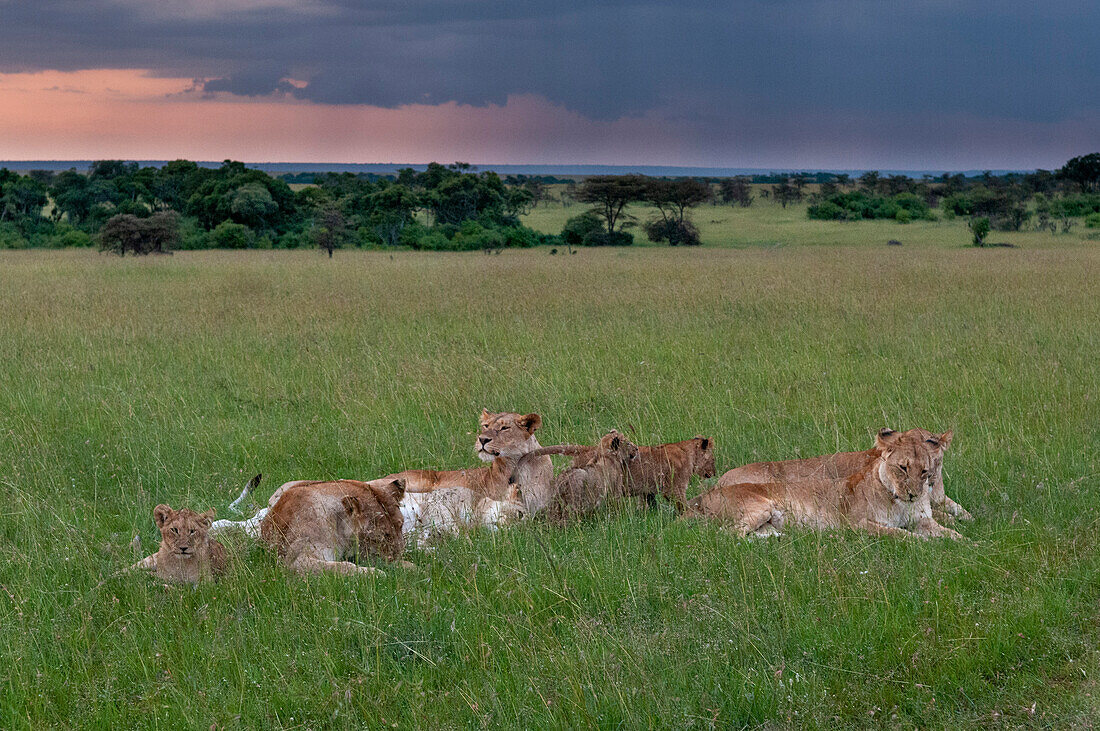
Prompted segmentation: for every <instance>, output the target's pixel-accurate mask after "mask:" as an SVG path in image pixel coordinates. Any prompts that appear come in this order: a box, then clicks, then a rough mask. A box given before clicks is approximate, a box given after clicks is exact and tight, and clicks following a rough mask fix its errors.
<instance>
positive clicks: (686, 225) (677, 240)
mask: <svg viewBox="0 0 1100 731" xmlns="http://www.w3.org/2000/svg"><path fill="white" fill-rule="evenodd" d="M645 233H646V236H648V237H649V240H650V241H665V242H667V243H668V245H669V246H681V245H683V246H698V245H699V244H701V243H702V242H701V241H700V240H699V230H698V229H696V228H695V225H694V224H692V222H691V221H686V220H685V221H671V220H667V219H664V218H659V219H657V220H656V221H650V222H649V223H647V224H646V225H645Z"/></svg>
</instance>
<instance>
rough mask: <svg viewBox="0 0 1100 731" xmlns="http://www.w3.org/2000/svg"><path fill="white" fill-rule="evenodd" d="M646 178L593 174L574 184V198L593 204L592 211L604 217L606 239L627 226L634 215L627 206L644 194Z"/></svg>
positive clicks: (640, 198)
mask: <svg viewBox="0 0 1100 731" xmlns="http://www.w3.org/2000/svg"><path fill="white" fill-rule="evenodd" d="M646 189H647V180H646V178H645V176H643V175H593V176H592V177H590V178H587V179H586V180H585V181H584V182H583V183H581V185H579V186H578V187H577V192H576V199H577V200H578V201H580V202H581V203H591V204H593V207H592V212H593V213H595V214H596V215H597V216H599V217H600V218H602V219H603V220H604V224H605V225H606V226H607V236H608V239H609V240H611V239H614V238H615V233H616V232H617V231H619V230H620V229H622V228H623V227H624V226H626V225H629V224H630V221H631V219H632V218H633V216H631V215H630V214H629V213H627V212H626V210H625V209H626V207H627V205H629V204H631V203H635V202H637V201H641V200H642V199H643V197H644V196H645V192H646Z"/></svg>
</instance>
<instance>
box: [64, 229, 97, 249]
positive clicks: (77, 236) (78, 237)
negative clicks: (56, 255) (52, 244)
mask: <svg viewBox="0 0 1100 731" xmlns="http://www.w3.org/2000/svg"><path fill="white" fill-rule="evenodd" d="M56 242H57V246H62V247H64V246H76V247H85V246H91V245H92V237H91V236H89V235H88V234H86V233H84V232H83V231H80V230H79V229H75V228H71V229H69V230H68V231H65V232H64V233H62V234H61V235H60V236H58V237H57V239H56Z"/></svg>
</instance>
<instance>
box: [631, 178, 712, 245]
mask: <svg viewBox="0 0 1100 731" xmlns="http://www.w3.org/2000/svg"><path fill="white" fill-rule="evenodd" d="M712 195H713V194H712V192H711V189H710V186H709V185H707V184H706V183H704V182H701V181H699V180H694V179H692V178H677V179H675V180H660V179H656V180H650V181H648V183H647V184H646V189H645V193H644V199H645V201H646V202H647V203H649V204H650V205H652V206H653V207H655V208H656V209H657V211H658V213H660V214H661V218H660V219H659V220H656V221H650V222H649V223H647V224H646V226H645V231H646V235H648V236H649V238H650V240H651V241H667V242H668V243H669V244H670V245H671V246H676V245H678V244H685V245H689V246H690V245H695V244H698V243H700V242H699V231H698V230H697V229H696V228H695V224H693V223H692V222H691V221H690V220H689V219H688V218H687V209H689V208H693V207H695V206H697V205H699V204H700V203H705V202H706V201H708V200H710V199H711V197H712Z"/></svg>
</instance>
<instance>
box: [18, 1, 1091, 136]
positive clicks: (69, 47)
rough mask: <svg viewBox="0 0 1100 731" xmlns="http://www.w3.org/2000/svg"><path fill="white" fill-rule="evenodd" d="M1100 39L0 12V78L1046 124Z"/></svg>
mask: <svg viewBox="0 0 1100 731" xmlns="http://www.w3.org/2000/svg"><path fill="white" fill-rule="evenodd" d="M994 9H995V10H994ZM1098 27H1100V4H1097V3H1095V2H1091V1H1085V0H1074V1H1067V2H1054V3H1047V4H1039V3H1033V2H1015V1H1013V2H999V3H988V2H982V1H980V0H959V1H948V0H937V1H924V2H921V1H919V0H915V1H910V2H893V1H891V0H770V1H769V0H757V1H755V2H714V1H711V2H702V1H700V0H685V1H683V2H642V1H630V0H621V1H619V2H594V1H591V0H590V1H588V2H570V3H564V2H549V1H548V0H535V1H533V2H516V1H514V0H513V1H511V2H505V1H503V0H501V1H497V2H489V1H473V0H469V1H467V0H422V1H420V2H418V1H417V0H402V1H400V2H398V1H396V0H388V1H387V0H384V1H382V2H352V1H351V0H317V1H316V2H298V3H295V2H290V1H289V0H283V1H280V0H220V2H219V1H216V0H160V1H159V2H157V1H154V0H149V1H146V0H36V2H33V3H31V2H23V1H22V0H8V1H7V2H5V1H4V0H0V68H2V69H4V70H8V71H15V70H19V71H25V70H34V69H45V68H50V69H61V70H73V69H84V68H106V67H111V68H149V69H152V70H153V71H154V72H155V73H158V74H163V75H174V76H180V77H186V78H193V77H201V78H204V79H208V81H206V83H205V90H206V91H211V92H213V91H222V92H229V93H232V94H240V95H250V96H255V95H263V94H268V93H272V92H284V93H293V94H295V95H296V96H299V97H301V98H303V99H307V100H311V101H315V102H321V103H330V104H372V105H378V106H387V107H393V106H399V105H403V104H410V103H428V104H435V103H442V102H447V101H456V102H459V103H465V104H473V105H485V104H490V103H503V102H504V101H505V100H506V99H507V97H508V96H509V95H514V94H537V95H541V96H544V97H546V98H547V99H549V100H551V101H553V102H555V103H558V104H561V105H564V106H566V107H568V108H569V109H572V110H575V111H578V112H580V113H582V114H584V115H586V116H588V117H590V118H593V119H612V118H618V117H621V116H626V115H637V114H642V113H646V112H651V111H653V110H657V111H658V112H659V113H660V114H662V115H663V116H665V117H669V118H674V117H676V116H677V115H680V116H682V117H683V118H684V119H688V120H694V121H696V122H699V121H703V122H705V123H706V122H709V123H710V124H712V125H715V126H716V127H717V128H719V129H720V128H721V124H722V120H723V119H726V118H728V117H731V116H736V115H738V114H742V115H743V114H744V112H746V111H748V110H752V111H754V112H755V113H758V114H760V115H762V116H763V117H764V118H780V117H784V116H787V115H795V116H798V117H802V118H806V119H809V120H812V118H813V115H815V114H823V115H830V116H832V117H835V116H836V115H844V114H848V115H853V116H859V117H860V118H865V117H866V116H871V117H873V116H874V115H878V114H884V115H891V116H896V115H906V114H914V115H915V114H926V113H928V112H929V111H934V112H939V113H942V114H948V115H972V116H974V117H977V118H997V119H1013V120H1020V121H1030V122H1052V121H1059V120H1063V119H1068V118H1073V117H1075V116H1080V115H1082V114H1086V113H1095V112H1096V111H1097V109H1098V103H1100V94H1097V93H1096V87H1097V81H1098V78H1100V73H1098V71H1100V42H1098V41H1097V35H1096V29H1097V28H1098ZM288 78H291V79H298V80H302V81H304V82H306V85H305V86H304V87H303V88H292V87H291V86H290V85H289V84H288V83H287V81H286V79H288Z"/></svg>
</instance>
